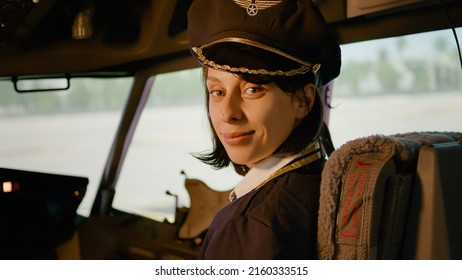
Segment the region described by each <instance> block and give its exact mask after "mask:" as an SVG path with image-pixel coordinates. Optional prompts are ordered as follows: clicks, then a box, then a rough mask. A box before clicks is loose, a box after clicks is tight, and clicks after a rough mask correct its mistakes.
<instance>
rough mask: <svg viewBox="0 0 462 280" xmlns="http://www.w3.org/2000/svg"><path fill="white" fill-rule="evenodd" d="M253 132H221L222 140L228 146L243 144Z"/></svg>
mask: <svg viewBox="0 0 462 280" xmlns="http://www.w3.org/2000/svg"><path fill="white" fill-rule="evenodd" d="M254 133H255V131H253V130H252V131H246V132H229V133H222V136H223V140H224V141H225V143H226V144H228V145H230V146H234V145H240V144H244V143H246V142H248V141H250V138H251V137H252V135H253V134H254Z"/></svg>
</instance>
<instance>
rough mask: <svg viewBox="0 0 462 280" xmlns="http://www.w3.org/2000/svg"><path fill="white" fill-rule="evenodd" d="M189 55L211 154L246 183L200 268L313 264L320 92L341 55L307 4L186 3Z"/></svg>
mask: <svg viewBox="0 0 462 280" xmlns="http://www.w3.org/2000/svg"><path fill="white" fill-rule="evenodd" d="M188 34H189V42H190V48H191V52H192V54H193V55H194V56H195V57H196V58H197V60H198V61H199V62H200V63H201V64H202V65H203V67H204V80H205V86H206V92H207V109H208V110H207V112H208V118H209V121H210V124H211V126H212V128H213V129H212V132H213V149H212V151H211V152H210V153H206V154H200V155H197V157H198V158H199V159H201V160H202V161H203V162H205V163H207V164H209V165H211V166H213V167H215V168H223V167H226V166H228V165H229V164H232V165H233V166H234V168H235V170H236V171H237V172H238V173H239V174H241V175H244V177H243V179H242V181H241V182H240V183H239V184H238V185H237V186H236V188H235V189H234V190H233V191H232V192H231V195H230V200H231V202H230V203H229V204H228V205H227V206H226V207H224V208H223V209H222V210H220V211H219V212H218V213H217V214H216V216H215V218H214V220H213V222H212V224H211V226H210V228H209V231H208V232H207V235H206V237H205V239H204V242H203V244H202V247H201V251H200V254H199V258H200V259H315V258H316V255H317V252H316V231H317V229H316V228H317V226H316V225H317V212H318V206H319V186H320V174H321V170H322V168H323V165H324V162H325V152H326V151H327V152H328V151H330V150H332V143H331V142H330V137H329V135H328V131H327V128H326V127H325V125H324V122H323V114H322V113H323V102H322V100H321V97H320V94H319V88H320V87H321V86H323V85H325V84H327V83H328V82H329V81H331V80H332V79H334V78H335V77H337V76H338V75H339V72H340V64H341V57H340V47H339V43H338V41H337V39H336V37H335V35H334V33H333V32H332V31H331V30H330V29H329V27H328V25H327V24H326V22H325V20H324V18H323V16H322V15H321V13H320V12H319V10H318V9H317V7H316V6H315V5H314V4H313V3H312V2H311V1H310V0H305V1H303V0H275V1H250V0H248V1H244V0H214V1H210V0H194V1H193V2H192V5H191V7H190V9H189V12H188Z"/></svg>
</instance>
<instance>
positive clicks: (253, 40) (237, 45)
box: [188, 0, 341, 85]
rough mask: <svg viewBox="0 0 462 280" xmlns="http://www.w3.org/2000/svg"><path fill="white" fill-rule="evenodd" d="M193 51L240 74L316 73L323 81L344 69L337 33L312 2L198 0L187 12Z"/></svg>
mask: <svg viewBox="0 0 462 280" xmlns="http://www.w3.org/2000/svg"><path fill="white" fill-rule="evenodd" d="M188 36H189V44H190V49H191V52H192V54H193V55H194V56H195V57H196V58H197V59H198V60H199V62H200V63H201V64H202V65H204V66H208V67H212V68H214V69H217V70H223V71H228V72H233V73H238V74H262V75H273V76H296V75H303V74H306V73H308V72H312V73H314V74H315V76H316V79H317V84H318V85H324V84H326V83H328V82H329V81H331V80H332V79H334V78H335V77H337V76H338V75H339V73H340V65H341V54H340V46H339V43H338V40H337V37H336V36H335V34H334V33H333V31H332V30H331V28H330V27H329V26H328V25H327V23H326V21H325V20H324V17H323V16H322V14H321V12H320V11H319V10H318V8H317V6H316V5H315V4H314V3H313V2H312V1H311V0H266V1H264V0H261V1H259V0H213V1H211V0H194V1H193V2H192V4H191V6H190V9H189V11H188Z"/></svg>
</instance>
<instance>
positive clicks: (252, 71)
mask: <svg viewBox="0 0 462 280" xmlns="http://www.w3.org/2000/svg"><path fill="white" fill-rule="evenodd" d="M225 42H237V43H242V44H245V45H249V46H252V47H257V48H260V49H263V50H266V51H269V52H272V53H275V54H277V55H280V56H283V57H285V58H287V59H289V60H292V61H295V62H297V63H300V64H301V66H300V67H299V68H297V69H291V70H286V71H284V70H275V71H270V70H266V69H248V68H246V67H232V66H229V65H221V64H218V63H216V62H215V61H212V60H208V59H207V58H206V57H205V56H204V54H203V53H202V49H204V48H207V47H210V46H212V45H215V44H217V43H225ZM191 49H192V51H193V52H194V53H195V54H196V56H197V59H198V60H199V61H200V63H201V64H202V65H204V66H208V67H211V68H213V69H216V70H222V71H227V72H233V73H243V74H254V75H270V76H296V75H301V74H305V73H307V72H308V71H310V70H311V71H312V72H313V74H315V75H316V73H317V72H318V70H319V68H321V64H319V63H317V64H314V65H313V64H311V63H308V62H305V61H303V60H301V59H298V58H296V57H294V56H291V55H289V54H287V53H285V52H282V51H280V50H278V49H275V48H272V47H269V46H267V45H263V44H260V43H257V42H255V41H251V40H247V39H242V38H225V39H221V40H218V41H215V42H212V43H209V44H206V45H203V46H201V47H192V48H191Z"/></svg>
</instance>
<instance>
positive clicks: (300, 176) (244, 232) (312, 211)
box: [199, 159, 325, 260]
mask: <svg viewBox="0 0 462 280" xmlns="http://www.w3.org/2000/svg"><path fill="white" fill-rule="evenodd" d="M324 161H325V160H324V159H318V160H316V161H314V162H312V163H310V164H308V165H304V166H302V167H300V168H297V169H294V170H291V171H289V172H288V173H285V174H283V175H280V176H279V177H276V178H273V179H272V180H270V181H269V182H267V183H266V184H264V185H263V186H262V187H260V188H258V189H256V190H253V191H251V192H249V193H247V194H245V195H244V196H242V197H240V198H238V199H236V200H234V201H233V202H231V203H230V204H229V205H227V206H226V207H224V208H223V209H222V210H220V211H219V212H218V213H217V215H216V216H215V218H214V220H213V222H212V224H211V226H210V229H209V231H208V233H207V235H206V237H205V240H204V242H203V245H202V247H201V251H200V254H199V259H234V260H237V259H315V258H316V254H317V252H316V230H317V215H318V206H319V186H320V181H321V176H320V174H321V170H322V167H323V165H324Z"/></svg>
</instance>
